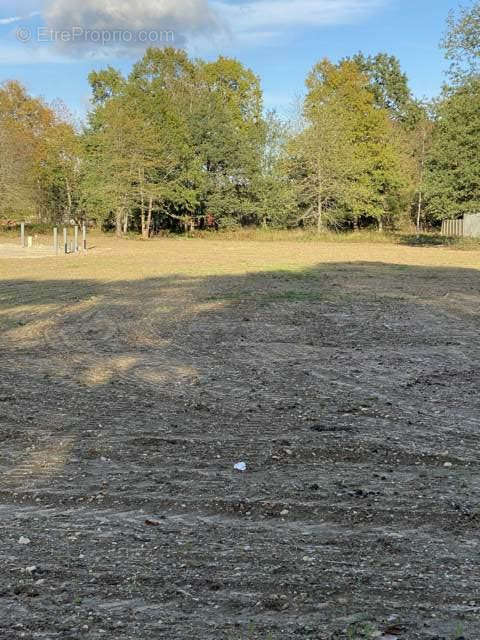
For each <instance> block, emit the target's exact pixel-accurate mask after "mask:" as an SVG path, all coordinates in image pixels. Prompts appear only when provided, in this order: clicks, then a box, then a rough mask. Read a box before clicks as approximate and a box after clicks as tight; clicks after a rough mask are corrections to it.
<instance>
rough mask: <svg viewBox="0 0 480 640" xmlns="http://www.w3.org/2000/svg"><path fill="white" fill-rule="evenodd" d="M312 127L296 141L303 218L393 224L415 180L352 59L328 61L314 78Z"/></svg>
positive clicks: (308, 104) (293, 168) (293, 167)
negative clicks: (406, 170)
mask: <svg viewBox="0 0 480 640" xmlns="http://www.w3.org/2000/svg"><path fill="white" fill-rule="evenodd" d="M307 89H308V93H307V96H306V99H305V105H304V114H305V120H306V127H305V128H304V129H303V131H301V132H300V133H299V134H298V135H297V136H296V137H295V138H294V139H293V140H292V143H291V145H290V159H291V161H290V172H291V178H292V180H293V181H294V182H295V184H296V185H297V193H298V198H299V207H300V209H301V210H303V212H304V213H303V220H304V221H306V220H308V219H309V218H314V219H315V220H316V224H317V228H318V231H322V229H323V227H324V226H325V224H327V225H329V226H332V225H333V226H342V225H345V223H346V222H348V221H350V222H351V223H352V224H353V225H354V226H357V225H358V223H359V220H360V219H362V218H363V219H367V220H376V221H377V222H378V223H379V224H380V225H381V224H383V222H384V221H389V222H390V223H391V224H393V218H395V216H396V215H397V214H398V207H397V204H396V203H398V202H401V201H402V198H403V193H402V192H403V191H405V189H406V188H407V186H408V183H407V181H406V179H405V177H404V175H403V169H404V166H405V164H406V162H407V150H406V147H405V145H404V143H403V140H402V138H401V136H400V135H399V132H397V130H396V128H395V123H394V122H393V121H392V120H391V119H390V117H389V113H388V111H387V110H386V109H385V108H382V107H379V106H378V105H376V104H375V97H374V94H373V92H372V91H371V90H370V86H369V81H368V78H367V77H366V76H365V75H364V74H363V73H362V72H361V71H360V69H359V67H358V66H357V64H356V63H355V62H354V61H352V60H344V61H342V62H340V63H339V64H338V65H334V64H332V63H331V62H330V61H328V60H323V61H321V62H319V63H318V64H316V65H315V67H314V68H313V70H312V72H311V73H310V75H309V76H308V78H307Z"/></svg>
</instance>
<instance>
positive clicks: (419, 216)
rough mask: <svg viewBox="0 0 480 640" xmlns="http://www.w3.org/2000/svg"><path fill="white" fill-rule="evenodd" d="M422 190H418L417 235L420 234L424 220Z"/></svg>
mask: <svg viewBox="0 0 480 640" xmlns="http://www.w3.org/2000/svg"><path fill="white" fill-rule="evenodd" d="M422 196H423V194H422V190H421V189H420V191H419V192H418V209H417V236H419V235H420V231H421V229H420V224H421V220H422Z"/></svg>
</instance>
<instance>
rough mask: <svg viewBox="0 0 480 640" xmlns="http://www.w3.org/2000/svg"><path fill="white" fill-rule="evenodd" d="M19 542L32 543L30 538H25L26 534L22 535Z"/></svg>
mask: <svg viewBox="0 0 480 640" xmlns="http://www.w3.org/2000/svg"><path fill="white" fill-rule="evenodd" d="M18 544H30V538H25V536H21V537H20V539H19V541H18Z"/></svg>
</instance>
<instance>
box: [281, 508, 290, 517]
mask: <svg viewBox="0 0 480 640" xmlns="http://www.w3.org/2000/svg"><path fill="white" fill-rule="evenodd" d="M288 514H289V511H288V509H284V510H283V511H281V512H280V515H281V516H288Z"/></svg>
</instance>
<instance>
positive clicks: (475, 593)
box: [0, 238, 480, 640]
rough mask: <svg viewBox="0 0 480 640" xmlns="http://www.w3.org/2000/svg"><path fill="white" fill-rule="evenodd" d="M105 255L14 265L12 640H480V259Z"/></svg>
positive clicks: (6, 378)
mask: <svg viewBox="0 0 480 640" xmlns="http://www.w3.org/2000/svg"><path fill="white" fill-rule="evenodd" d="M95 244H97V245H98V246H99V251H98V254H97V255H94V254H91V255H90V256H86V257H84V256H82V257H78V258H76V257H72V258H71V259H70V260H67V261H60V262H59V261H58V260H55V259H53V258H52V259H46V260H42V261H41V262H39V261H37V260H29V259H26V260H21V261H13V260H9V259H1V258H0V331H1V335H2V339H1V347H0V349H1V351H0V358H1V363H0V366H1V377H0V443H1V446H0V472H1V473H2V480H1V487H0V540H1V544H0V565H1V566H2V572H1V573H0V637H1V638H2V639H3V638H5V639H6V640H7V639H14V638H15V639H17V638H20V637H24V638H32V639H34V638H48V640H50V639H51V638H52V639H53V638H70V639H73V638H89V639H90V638H91V639H97V638H115V639H116V640H117V639H118V640H127V639H130V638H135V639H137V638H138V639H142V640H143V639H144V638H165V639H168V640H181V639H182V640H183V639H185V638H198V639H199V640H224V639H225V640H240V639H242V640H247V639H248V640H254V639H257V640H267V639H268V638H271V639H272V640H280V639H282V640H287V639H288V640H290V639H293V638H305V639H307V638H308V639H310V640H313V639H322V640H333V639H340V638H357V637H358V638H363V637H382V635H383V637H385V638H388V637H390V638H405V639H408V640H415V639H422V640H423V639H424V640H433V639H434V638H435V639H438V638H446V639H448V640H450V639H451V638H454V637H455V634H457V636H458V635H459V634H463V635H464V637H466V638H471V639H472V640H473V639H474V638H477V637H478V635H479V629H480V625H479V622H478V620H479V614H480V595H479V594H480V576H479V574H478V571H477V567H478V560H479V554H480V543H479V540H478V528H479V526H480V509H479V504H480V473H479V472H480V460H479V454H478V451H479V418H478V415H479V408H480V407H479V404H480V402H479V394H478V389H479V385H480V364H479V362H480V359H479V358H480V345H479V343H478V335H479V329H480V317H479V312H480V292H479V278H480V271H479V266H480V252H478V251H477V252H475V251H465V252H458V251H453V250H447V249H444V248H440V247H439V248H430V249H422V248H412V247H406V246H389V245H335V244H329V245H327V244H317V243H288V242H281V243H276V244H273V243H272V244H269V243H248V242H242V243H239V242H217V241H197V240H160V241H154V242H150V243H142V242H127V241H125V242H120V241H119V242H114V241H112V240H104V239H101V238H99V239H95ZM59 264H60V265H61V266H60V267H59ZM238 462H245V463H246V464H247V472H246V473H240V472H236V471H234V468H233V467H234V464H236V463H238ZM25 539H27V540H25ZM22 543H24V544H22ZM368 634H370V636H369V635H368ZM375 634H377V635H375Z"/></svg>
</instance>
